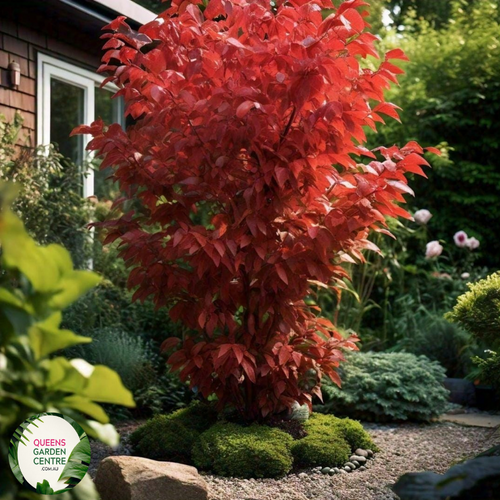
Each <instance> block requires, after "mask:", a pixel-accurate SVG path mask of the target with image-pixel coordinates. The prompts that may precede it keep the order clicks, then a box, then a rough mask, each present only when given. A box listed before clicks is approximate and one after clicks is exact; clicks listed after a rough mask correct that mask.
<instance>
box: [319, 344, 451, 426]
mask: <svg viewBox="0 0 500 500" xmlns="http://www.w3.org/2000/svg"><path fill="white" fill-rule="evenodd" d="M444 378H445V370H444V368H443V367H442V366H441V365H439V363H436V362H433V361H430V360H429V359H428V358H426V357H425V356H415V355H413V354H408V353H387V352H385V353H361V352H360V353H356V354H351V355H349V357H348V362H346V363H345V365H344V367H343V373H342V388H341V389H339V388H338V387H337V386H334V385H333V384H329V383H325V384H324V385H323V387H322V392H323V398H324V405H318V406H317V407H315V410H316V411H319V412H322V413H334V414H335V415H344V416H348V417H351V418H356V419H359V420H368V421H378V422H387V421H403V420H413V421H429V420H431V419H433V418H435V417H437V416H439V415H440V414H441V413H443V412H444V410H445V407H446V404H447V401H448V391H447V390H446V389H445V388H444V387H443V381H444Z"/></svg>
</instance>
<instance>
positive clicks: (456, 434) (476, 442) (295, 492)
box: [205, 423, 499, 500]
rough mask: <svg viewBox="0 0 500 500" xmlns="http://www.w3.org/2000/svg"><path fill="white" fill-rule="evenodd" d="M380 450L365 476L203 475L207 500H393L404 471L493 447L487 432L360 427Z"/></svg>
mask: <svg viewBox="0 0 500 500" xmlns="http://www.w3.org/2000/svg"><path fill="white" fill-rule="evenodd" d="M366 429H367V430H368V431H369V432H370V434H371V435H372V436H373V439H374V440H375V442H376V443H377V445H378V446H379V448H380V449H381V450H382V451H381V452H380V453H377V454H376V455H375V458H374V459H373V460H368V462H367V464H366V466H367V470H365V471H359V470H358V471H355V472H351V473H348V474H347V473H346V474H336V475H334V476H329V475H323V474H308V475H306V476H304V475H300V476H299V475H298V474H292V475H289V476H287V477H285V478H283V479H279V480H273V479H262V480H242V479H226V478H220V477H214V476H210V475H207V476H205V479H206V480H207V482H208V484H209V487H210V500H389V499H390V500H393V499H397V498H398V497H397V496H396V495H395V494H394V493H392V491H391V490H390V486H391V485H392V484H394V482H395V481H396V480H397V478H398V477H399V476H401V475H402V474H404V473H406V472H421V471H434V472H439V473H443V472H445V471H446V470H447V469H448V468H449V467H450V466H451V465H452V464H454V463H455V462H457V461H459V460H461V459H464V458H470V457H472V456H474V455H475V454H477V453H479V452H481V451H484V450H485V449H487V448H489V447H491V446H493V445H494V444H498V443H499V439H498V438H496V439H495V438H494V437H493V433H492V430H491V429H483V428H477V427H462V426H458V425H454V424H442V423H437V424H432V425H412V424H405V425H398V426H389V425H387V426H381V425H376V426H375V425H369V424H367V425H366Z"/></svg>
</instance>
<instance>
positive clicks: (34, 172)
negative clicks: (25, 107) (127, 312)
mask: <svg viewBox="0 0 500 500" xmlns="http://www.w3.org/2000/svg"><path fill="white" fill-rule="evenodd" d="M22 123H23V120H22V117H21V116H20V115H16V118H15V119H14V121H13V122H12V123H5V120H4V119H3V117H2V116H0V180H2V179H6V180H9V181H13V182H14V183H15V185H16V186H17V188H18V190H19V196H18V197H17V198H16V200H15V202H14V204H13V209H14V211H15V212H16V213H18V214H19V215H20V218H21V219H22V221H23V222H24V225H25V228H26V230H27V232H28V234H29V235H30V236H31V237H32V238H34V239H35V240H36V241H37V243H40V244H42V245H48V244H50V243H57V244H60V245H62V246H63V247H64V248H66V249H67V250H68V251H69V252H70V253H71V256H72V259H73V262H74V265H75V267H77V268H80V269H82V268H87V266H88V261H89V259H90V258H92V252H93V248H92V247H93V245H92V239H91V238H90V233H89V231H88V229H87V224H88V223H89V222H90V220H91V219H92V205H91V204H90V203H89V201H88V200H87V199H85V198H83V196H82V194H83V175H82V172H81V169H80V167H79V166H77V165H75V164H74V163H72V162H71V161H70V160H68V159H67V158H64V157H63V156H62V155H61V154H59V153H58V152H57V150H56V149H55V148H54V147H53V146H49V147H45V146H42V147H40V148H34V149H33V148H28V147H27V148H21V149H15V148H14V147H13V146H14V145H15V144H16V141H17V139H18V135H19V132H20V130H21V126H22Z"/></svg>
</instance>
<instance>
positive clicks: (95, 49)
mask: <svg viewBox="0 0 500 500" xmlns="http://www.w3.org/2000/svg"><path fill="white" fill-rule="evenodd" d="M14 3H15V2H14ZM20 3H22V2H20ZM5 11H7V15H8V14H9V12H8V11H9V9H4V11H3V12H2V18H1V19H0V114H3V115H5V116H6V118H7V120H12V118H13V117H14V114H15V111H16V110H19V111H20V112H21V114H22V115H23V118H24V129H23V134H21V137H20V141H19V143H20V144H25V140H23V137H24V138H25V139H27V140H28V141H29V143H30V145H33V146H34V145H36V112H37V106H36V78H37V75H36V73H37V64H36V58H37V53H38V51H43V52H45V53H47V54H50V55H52V56H54V57H58V58H60V59H65V60H67V61H68V62H71V63H72V64H77V65H80V66H82V67H85V68H87V69H90V70H92V71H95V70H96V69H97V68H98V67H99V64H100V57H101V46H102V40H99V32H97V33H90V34H89V33H85V32H80V31H79V30H78V29H75V28H74V27H73V26H69V25H67V24H66V23H65V22H64V19H60V18H59V19H58V18H57V17H56V16H54V17H53V18H51V17H47V16H40V15H36V14H35V15H30V16H27V15H26V12H24V15H23V13H22V11H21V12H19V13H18V15H16V12H15V7H14V8H13V9H12V10H11V12H10V14H11V18H10V19H9V18H8V17H5V16H4V14H6V13H5ZM11 61H16V62H17V63H18V64H19V65H20V66H21V84H20V86H19V88H18V89H16V90H14V89H12V88H11V87H10V79H9V75H8V70H7V68H8V66H9V64H10V62H11Z"/></svg>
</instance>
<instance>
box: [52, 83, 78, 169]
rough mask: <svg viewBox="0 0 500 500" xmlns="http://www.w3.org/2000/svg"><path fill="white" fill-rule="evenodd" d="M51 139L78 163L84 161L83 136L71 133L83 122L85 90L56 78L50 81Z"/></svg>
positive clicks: (63, 152)
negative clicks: (71, 135)
mask: <svg viewBox="0 0 500 500" xmlns="http://www.w3.org/2000/svg"><path fill="white" fill-rule="evenodd" d="M50 88H51V93H50V141H51V142H52V144H57V145H58V146H59V151H60V152H61V153H62V154H63V155H64V156H66V157H67V158H70V159H71V160H73V161H74V162H75V163H77V164H81V163H82V160H83V158H82V155H83V138H82V136H81V135H80V136H76V137H70V136H69V134H70V133H71V131H72V130H73V129H74V128H75V127H76V126H77V125H80V124H82V123H83V116H84V115H83V106H84V101H85V90H84V89H82V88H81V87H75V86H74V85H71V84H69V83H66V82H62V81H61V80H57V79H56V78H52V79H51V81H50Z"/></svg>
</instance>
